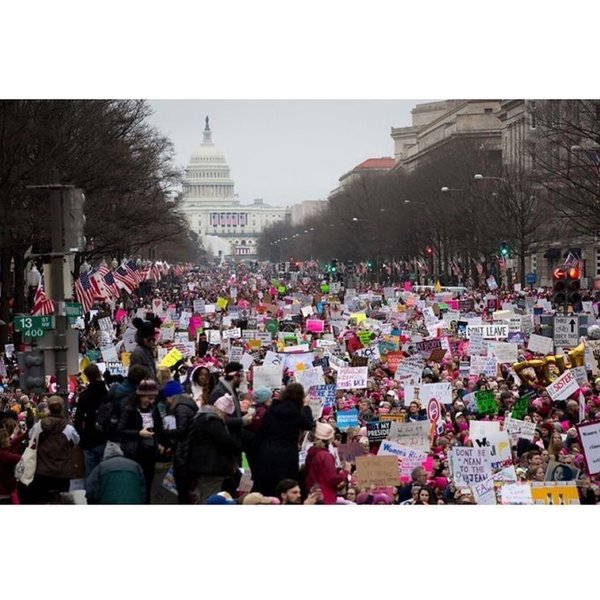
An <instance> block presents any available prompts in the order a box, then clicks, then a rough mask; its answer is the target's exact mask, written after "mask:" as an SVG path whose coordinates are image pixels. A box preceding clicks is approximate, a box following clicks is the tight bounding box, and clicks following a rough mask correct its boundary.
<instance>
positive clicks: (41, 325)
mask: <svg viewBox="0 0 600 600" xmlns="http://www.w3.org/2000/svg"><path fill="white" fill-rule="evenodd" d="M14 326H15V331H20V332H21V333H22V334H23V335H24V336H27V337H42V336H43V335H44V333H45V332H46V331H48V330H49V329H54V318H53V317H52V316H44V317H28V316H25V317H15V319H14Z"/></svg>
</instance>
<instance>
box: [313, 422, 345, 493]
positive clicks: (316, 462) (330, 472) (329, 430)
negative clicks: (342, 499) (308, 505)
mask: <svg viewBox="0 0 600 600" xmlns="http://www.w3.org/2000/svg"><path fill="white" fill-rule="evenodd" d="M334 436H335V430H334V429H333V427H332V426H331V425H327V423H317V426H316V430H315V443H314V445H313V446H311V447H310V448H309V449H308V452H307V454H306V463H305V468H306V475H305V486H306V489H307V491H308V492H309V493H311V492H314V491H315V490H316V489H318V488H320V490H321V492H322V494H323V504H335V503H336V501H337V495H338V494H337V490H338V487H339V486H340V485H341V484H343V483H344V482H347V481H348V476H349V474H350V470H351V468H352V466H351V464H350V463H344V466H343V468H342V469H339V470H338V469H336V467H335V459H334V458H333V455H332V454H331V453H330V452H329V443H330V442H331V441H332V440H333V438H334Z"/></svg>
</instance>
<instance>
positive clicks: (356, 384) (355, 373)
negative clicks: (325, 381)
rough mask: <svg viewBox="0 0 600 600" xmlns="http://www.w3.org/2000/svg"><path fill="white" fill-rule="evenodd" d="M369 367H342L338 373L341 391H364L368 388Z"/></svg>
mask: <svg viewBox="0 0 600 600" xmlns="http://www.w3.org/2000/svg"><path fill="white" fill-rule="evenodd" d="M367 378H368V368H367V367H342V368H340V369H339V370H338V373H337V382H336V385H337V388H338V389H339V390H349V389H362V388H366V387H367Z"/></svg>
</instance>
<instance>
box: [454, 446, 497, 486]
mask: <svg viewBox="0 0 600 600" xmlns="http://www.w3.org/2000/svg"><path fill="white" fill-rule="evenodd" d="M448 462H449V465H450V472H451V473H452V478H453V480H454V484H455V485H456V486H457V487H462V486H472V485H473V484H474V483H481V482H482V481H485V480H486V479H487V478H488V477H490V476H491V474H492V467H491V464H490V449H489V448H487V447H483V448H466V447H460V446H459V447H454V448H450V450H449V452H448Z"/></svg>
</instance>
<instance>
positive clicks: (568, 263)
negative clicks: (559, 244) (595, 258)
mask: <svg viewBox="0 0 600 600" xmlns="http://www.w3.org/2000/svg"><path fill="white" fill-rule="evenodd" d="M563 267H564V268H566V269H573V268H575V269H580V268H581V261H580V260H579V259H578V258H577V257H576V256H575V255H574V254H573V253H572V252H571V251H569V253H568V254H567V258H565V262H564V264H563Z"/></svg>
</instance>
